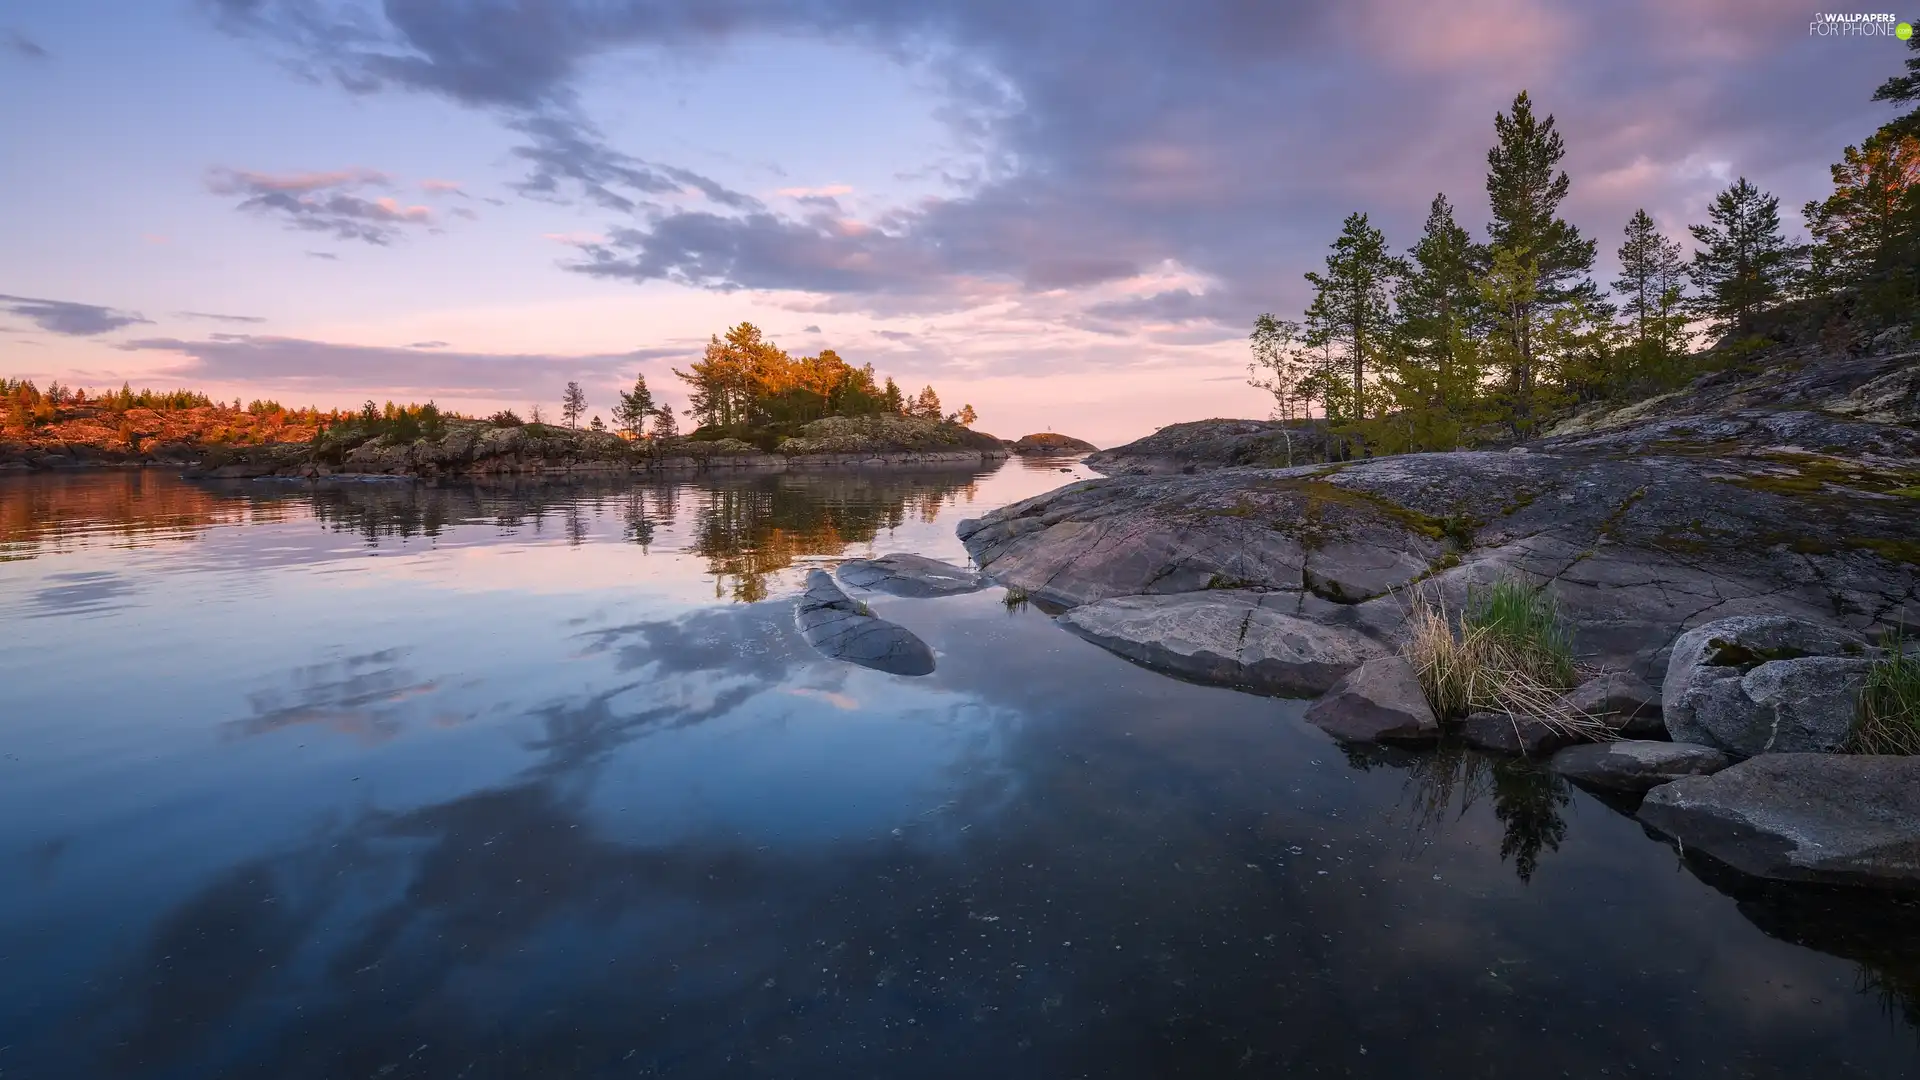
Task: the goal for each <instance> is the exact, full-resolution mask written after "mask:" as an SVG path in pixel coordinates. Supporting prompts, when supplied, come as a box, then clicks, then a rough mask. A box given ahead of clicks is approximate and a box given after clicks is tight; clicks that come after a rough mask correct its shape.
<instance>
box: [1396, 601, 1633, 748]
mask: <svg viewBox="0 0 1920 1080" xmlns="http://www.w3.org/2000/svg"><path fill="white" fill-rule="evenodd" d="M1509 602H1510V601H1509ZM1455 623H1456V620H1455V619H1453V618H1452V617H1451V615H1450V614H1449V613H1448V611H1447V609H1446V606H1445V605H1444V604H1442V603H1440V602H1438V601H1436V600H1433V599H1431V598H1429V597H1428V596H1426V595H1423V594H1415V595H1414V597H1413V600H1412V608H1411V611H1410V612H1409V614H1408V619H1407V626H1408V636H1407V640H1406V644H1405V645H1404V646H1403V647H1402V652H1403V653H1404V655H1405V656H1406V658H1407V662H1408V663H1410V664H1412V665H1413V669H1414V672H1415V673H1416V674H1417V675H1418V676H1419V678H1420V686H1421V688H1422V689H1423V690H1425V691H1426V695H1427V701H1428V702H1429V703H1430V704H1431V705H1432V706H1433V709H1434V712H1435V713H1437V714H1438V715H1440V716H1441V717H1443V718H1448V717H1461V716H1465V715H1467V714H1468V713H1472V712H1481V711H1486V712H1501V713H1507V714H1509V715H1511V716H1527V717H1533V718H1534V719H1537V720H1539V721H1540V722H1541V723H1544V724H1546V725H1547V726H1548V727H1551V728H1554V729H1555V730H1557V731H1560V732H1562V733H1564V734H1567V735H1570V736H1574V737H1577V738H1581V739H1592V740H1600V739H1609V738H1613V737H1614V731H1613V729H1612V728H1611V727H1610V726H1608V724H1607V723H1606V721H1605V720H1603V719H1601V718H1599V717H1595V716H1589V715H1587V714H1586V713H1583V712H1580V711H1579V710H1577V709H1573V708H1571V707H1569V706H1568V705H1567V703H1566V701H1565V699H1564V697H1563V695H1564V694H1565V693H1566V692H1567V690H1569V689H1571V688H1572V682H1573V679H1574V675H1575V671H1574V667H1573V663H1572V659H1571V655H1570V650H1569V649H1567V648H1566V646H1567V643H1568V637H1567V635H1566V631H1565V627H1564V625H1563V624H1561V623H1560V622H1559V619H1558V615H1557V613H1555V612H1553V610H1552V608H1551V606H1545V605H1543V606H1541V607H1540V608H1539V609H1538V610H1537V611H1536V612H1534V613H1533V614H1532V615H1529V616H1528V617H1527V618H1525V619H1521V620H1518V622H1516V621H1515V620H1513V619H1506V620H1476V619H1474V618H1473V617H1472V616H1471V614H1469V615H1467V616H1464V617H1462V618H1461V619H1459V620H1458V625H1457V626H1456V625H1455ZM1516 626H1519V627H1525V628H1530V631H1534V632H1533V633H1528V632H1517V631H1516Z"/></svg>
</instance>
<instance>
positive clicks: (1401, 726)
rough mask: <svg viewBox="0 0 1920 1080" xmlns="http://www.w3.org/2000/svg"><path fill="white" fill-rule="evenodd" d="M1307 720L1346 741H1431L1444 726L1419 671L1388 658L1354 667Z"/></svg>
mask: <svg viewBox="0 0 1920 1080" xmlns="http://www.w3.org/2000/svg"><path fill="white" fill-rule="evenodd" d="M1306 721H1307V722H1308V723H1310V724H1312V725H1314V726H1315V727H1318V728H1320V729H1321V730H1323V731H1326V732H1327V733H1328V734H1330V735H1332V736H1333V737H1334V738H1336V739H1339V740H1341V741H1342V742H1431V741H1433V740H1434V739H1437V738H1439V737H1440V721H1439V718H1437V717H1435V716H1434V715H1433V707H1432V706H1431V705H1428V704H1427V697H1426V694H1425V693H1423V692H1422V691H1421V689H1420V680H1419V678H1418V677H1417V676H1415V675H1414V672H1413V666H1412V665H1411V664H1408V663H1407V662H1406V661H1405V660H1403V659H1401V658H1400V657H1398V656H1383V657H1380V658H1378V659H1374V660H1369V661H1367V662H1366V663H1364V664H1361V665H1360V666H1359V667H1357V668H1354V669H1353V670H1352V671H1351V672H1348V673H1347V676H1346V677H1345V678H1343V679H1341V680H1340V681H1339V682H1338V683H1336V684H1335V685H1334V687H1333V689H1331V690H1329V691H1327V693H1326V695H1325V696H1324V697H1322V698H1321V699H1320V700H1319V701H1316V702H1314V703H1313V705H1312V707H1310V708H1309V709H1307V712H1306Z"/></svg>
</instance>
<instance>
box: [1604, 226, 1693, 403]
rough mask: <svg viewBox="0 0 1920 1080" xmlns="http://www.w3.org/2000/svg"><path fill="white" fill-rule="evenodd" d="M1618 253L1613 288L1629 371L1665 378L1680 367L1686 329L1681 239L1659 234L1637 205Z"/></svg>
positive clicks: (1669, 376) (1668, 377) (1635, 373)
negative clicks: (1626, 340)
mask: <svg viewBox="0 0 1920 1080" xmlns="http://www.w3.org/2000/svg"><path fill="white" fill-rule="evenodd" d="M1619 257H1620V276H1619V277H1618V278H1617V279H1615V280H1614V283H1613V289H1614V292H1616V293H1618V294H1619V295H1620V297H1621V310H1622V312H1623V313H1624V314H1625V315H1626V318H1627V328H1628V330H1627V332H1628V338H1629V344H1628V349H1627V354H1626V355H1627V357H1628V364H1627V367H1628V369H1629V371H1628V373H1629V374H1631V375H1633V376H1638V377H1650V378H1654V379H1657V380H1660V381H1662V382H1664V381H1667V380H1669V379H1671V378H1672V376H1673V375H1674V373H1675V372H1676V370H1677V368H1678V360H1679V354H1680V351H1681V349H1682V348H1683V341H1682V335H1684V334H1685V332H1686V318H1685V316H1684V314H1683V313H1682V312H1683V298H1684V297H1683V292H1682V288H1683V285H1684V282H1685V277H1684V274H1685V269H1686V260H1685V259H1684V258H1683V257H1682V256H1681V253H1680V245H1679V244H1678V243H1677V242H1675V241H1672V240H1669V239H1667V238H1666V237H1665V236H1663V235H1662V234H1661V232H1660V229H1659V228H1658V227H1657V226H1656V225H1654V223H1653V218H1652V217H1650V216H1648V214H1647V212H1646V211H1645V210H1635V211H1634V212H1633V217H1631V218H1629V219H1628V220H1627V229H1626V241H1625V242H1624V243H1622V244H1621V245H1620V251H1619Z"/></svg>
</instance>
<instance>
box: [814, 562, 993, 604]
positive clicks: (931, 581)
mask: <svg viewBox="0 0 1920 1080" xmlns="http://www.w3.org/2000/svg"><path fill="white" fill-rule="evenodd" d="M834 573H835V574H836V575H838V577H839V578H840V580H841V581H843V582H846V583H847V584H848V585H851V586H853V587H854V588H856V589H872V590H874V591H876V592H884V593H891V594H893V595H894V596H909V597H927V596H955V595H958V594H960V593H970V592H978V591H979V590H981V589H984V588H986V587H987V579H986V577H985V576H984V575H982V574H980V573H978V572H976V571H973V570H969V569H967V568H966V567H964V566H955V565H953V564H952V563H945V562H941V561H940V560H938V559H929V558H927V557H926V556H924V555H904V554H903V555H882V556H880V557H879V558H877V559H850V560H848V561H846V562H843V563H841V564H840V566H839V567H838V568H837V569H836V570H835V571H834Z"/></svg>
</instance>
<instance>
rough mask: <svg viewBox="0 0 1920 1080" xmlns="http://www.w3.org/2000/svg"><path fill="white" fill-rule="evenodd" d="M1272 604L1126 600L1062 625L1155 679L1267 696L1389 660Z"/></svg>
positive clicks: (1252, 596) (1220, 594)
mask: <svg viewBox="0 0 1920 1080" xmlns="http://www.w3.org/2000/svg"><path fill="white" fill-rule="evenodd" d="M1267 599H1269V597H1267V596H1265V595H1263V594H1260V593H1250V592H1239V591H1234V590H1210V591H1207V592H1197V593H1183V594H1180V595H1175V596H1123V597H1117V598H1115V599H1112V600H1101V601H1099V602H1097V603H1092V604H1087V605H1084V606H1082V607H1078V608H1075V609H1073V610H1072V611H1069V612H1067V613H1066V614H1065V615H1062V616H1060V619H1059V621H1060V624H1061V625H1062V626H1065V627H1066V628H1067V629H1069V630H1071V631H1073V632H1074V633H1076V634H1078V635H1080V636H1081V637H1083V638H1086V639H1087V640H1088V641H1091V642H1093V643H1094V644H1096V645H1099V646H1101V647H1102V648H1105V649H1109V650H1111V651H1113V652H1116V653H1119V654H1120V655H1121V656H1124V657H1126V658H1127V659H1129V660H1132V661H1135V662H1136V663H1139V664H1141V665H1144V666H1146V667H1149V668H1153V669H1154V670H1156V671H1165V672H1170V673H1172V674H1175V675H1180V676H1184V677H1185V678H1189V679H1193V680H1195V681H1197V682H1206V683H1216V684H1219V685H1223V686H1239V687H1244V688H1246V689H1249V690H1254V691H1257V692H1259V693H1265V694H1284V695H1295V696H1309V695H1313V694H1319V693H1323V692H1325V691H1326V690H1327V689H1328V688H1330V687H1332V686H1333V684H1334V683H1336V682H1338V681H1339V680H1340V677H1341V676H1343V675H1345V674H1346V673H1347V672H1349V671H1352V670H1353V669H1354V668H1355V667H1357V666H1359V665H1360V663H1361V662H1362V661H1365V660H1369V659H1371V658H1373V657H1377V656H1384V655H1386V650H1385V649H1384V648H1383V647H1381V646H1380V645H1379V644H1378V643H1377V642H1375V641H1373V640H1372V639H1370V638H1368V637H1366V636H1365V635H1363V634H1361V633H1359V632H1358V631H1355V630H1348V629H1344V628H1341V627H1335V626H1326V625H1323V624H1321V623H1317V622H1314V621H1312V620H1309V619H1305V618H1301V617H1300V616H1297V615H1291V614H1287V613H1286V612H1284V611H1280V610H1277V609H1275V608H1272V607H1265V606H1262V602H1263V601H1265V600H1267ZM1271 599H1275V600H1283V601H1284V602H1285V603H1287V604H1288V605H1289V606H1291V604H1292V602H1293V599H1292V598H1291V597H1285V598H1281V597H1273V598H1271Z"/></svg>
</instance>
